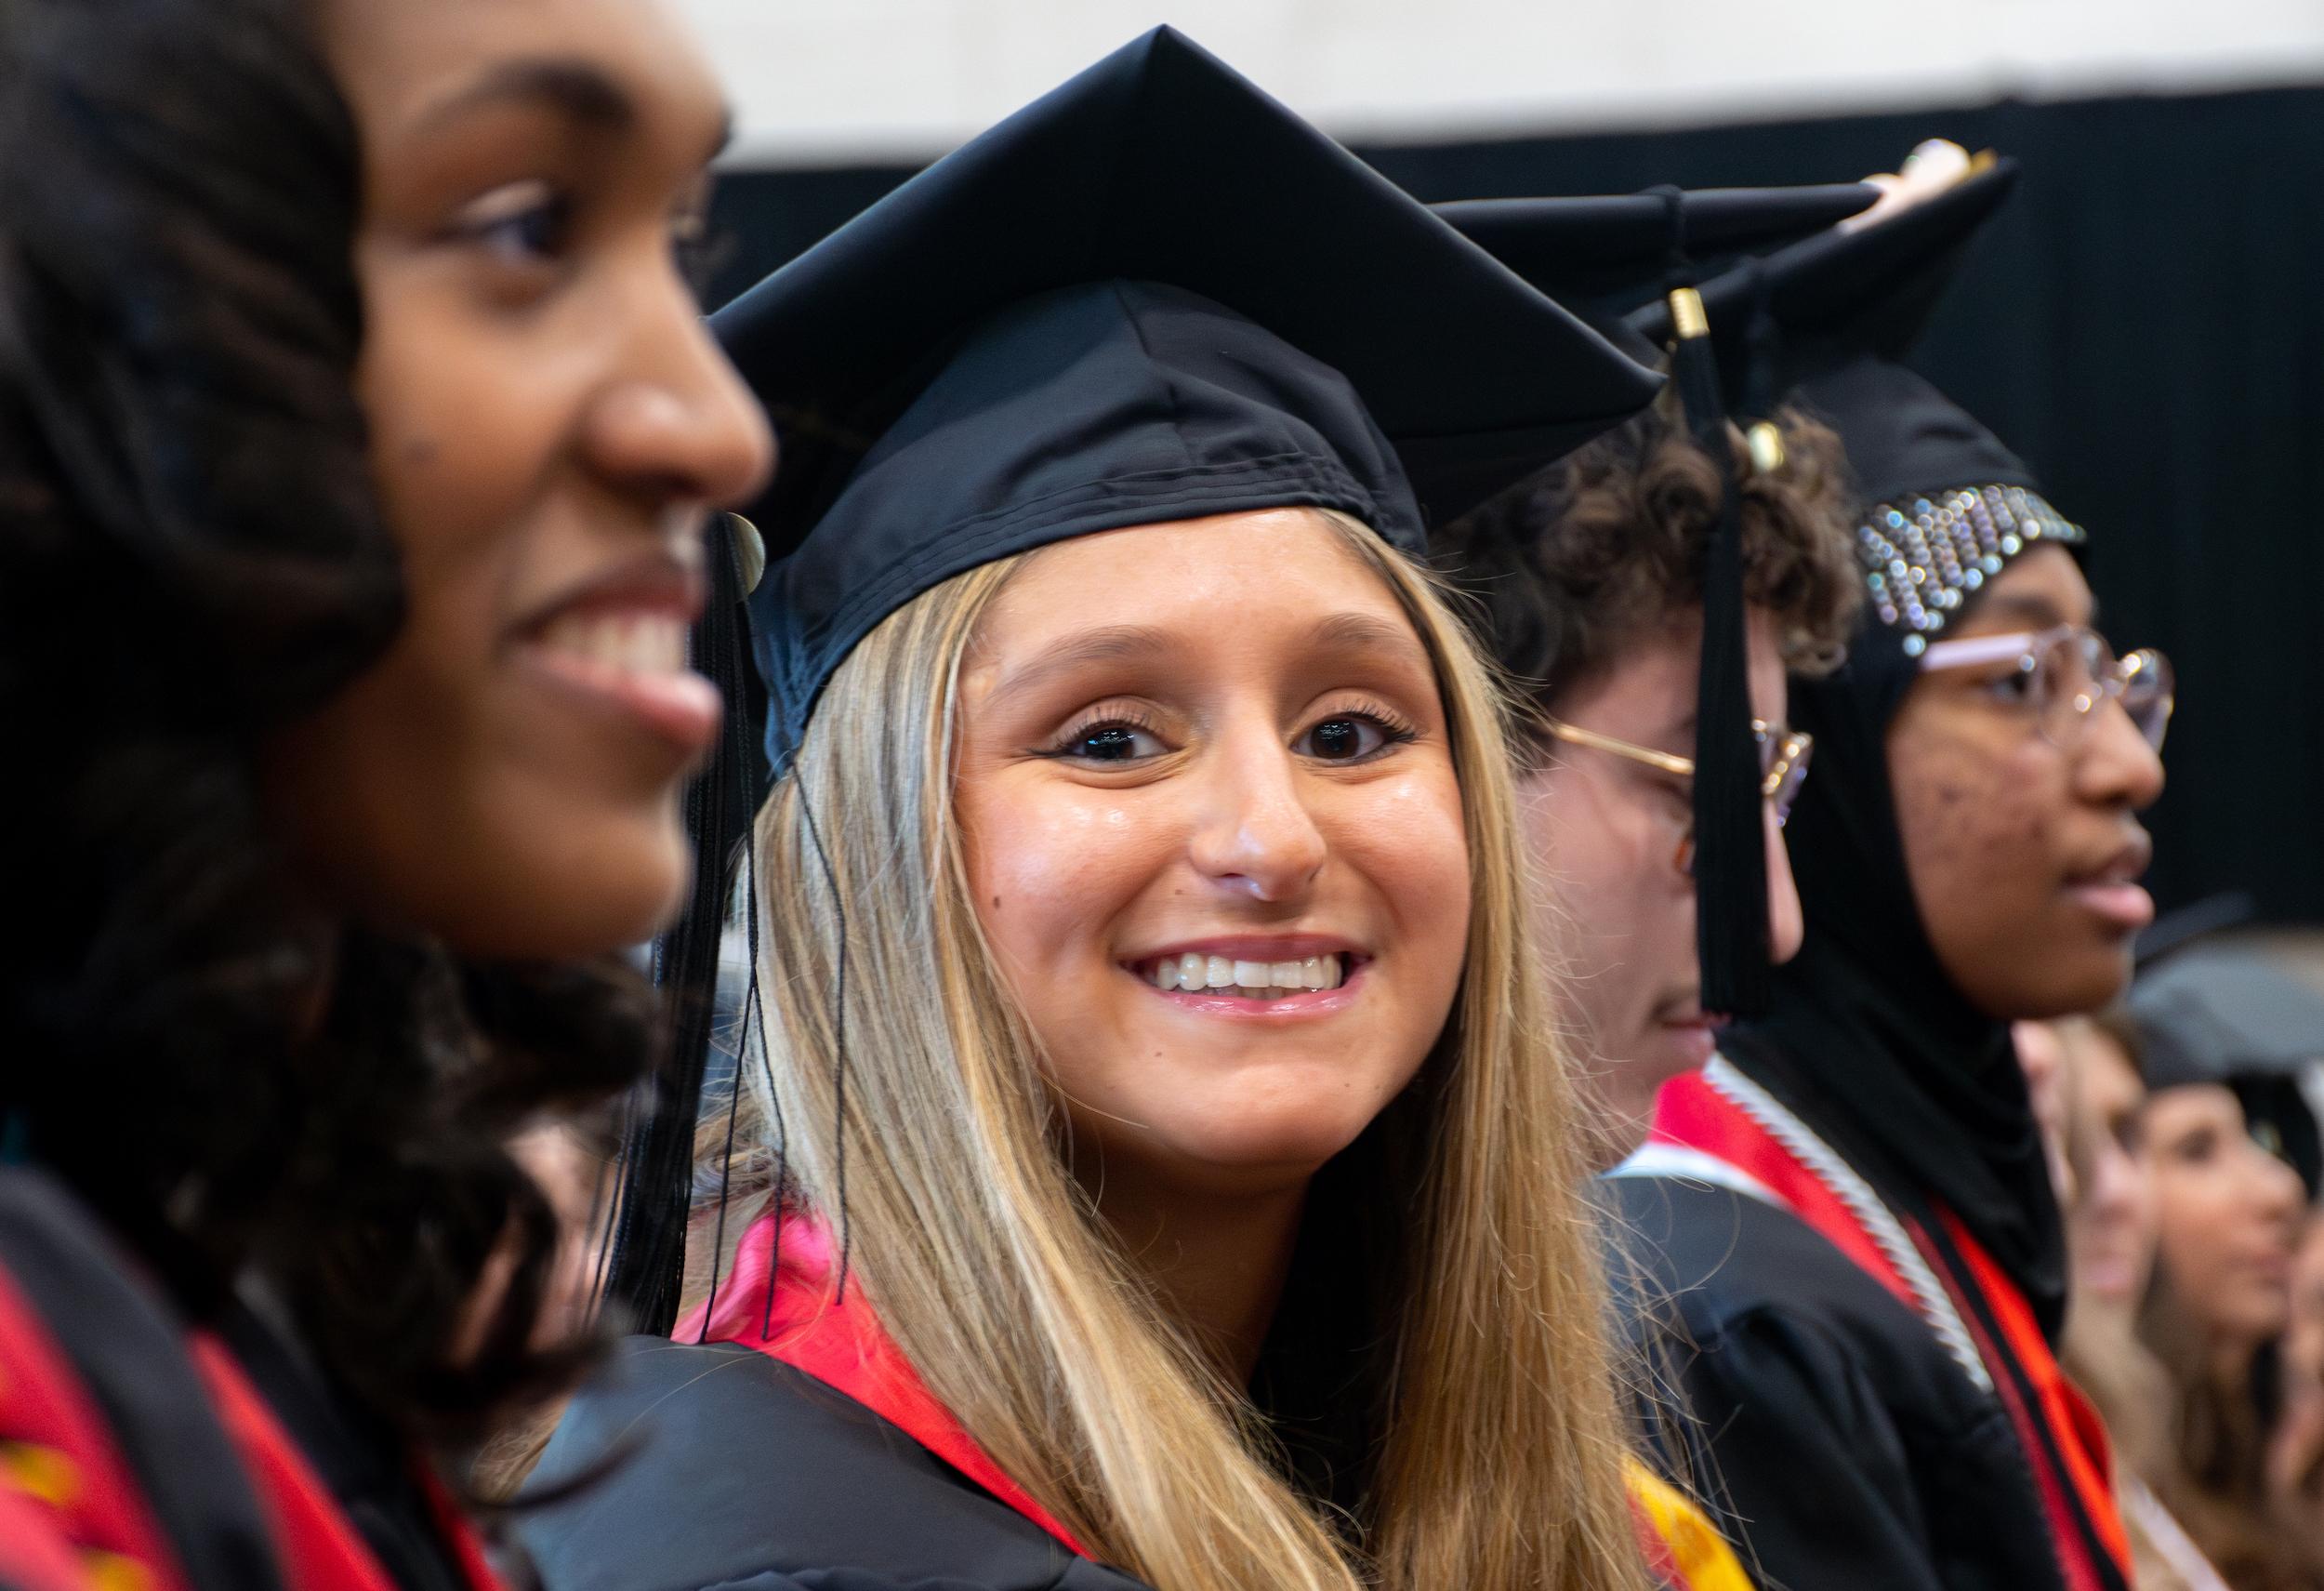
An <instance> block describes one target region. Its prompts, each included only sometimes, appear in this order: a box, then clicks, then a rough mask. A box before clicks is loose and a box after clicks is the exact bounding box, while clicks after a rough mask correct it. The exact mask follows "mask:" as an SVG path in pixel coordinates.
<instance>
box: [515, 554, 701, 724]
mask: <svg viewBox="0 0 2324 1591" xmlns="http://www.w3.org/2000/svg"><path fill="white" fill-rule="evenodd" d="M704 600H705V590H704V582H703V577H702V572H701V569H700V566H699V563H698V561H696V560H691V559H688V558H685V557H681V556H679V555H678V554H675V553H672V552H669V551H659V552H655V553H653V554H650V555H648V556H646V557H642V558H637V559H633V560H631V561H630V562H628V563H623V564H620V565H617V566H615V567H614V568H613V569H610V570H607V571H605V572H604V573H602V574H600V575H598V576H596V577H593V578H591V579H589V580H588V581H587V582H585V583H584V584H582V585H580V586H578V587H576V588H574V590H569V591H567V592H566V593H565V594H564V595H563V596H561V597H560V598H559V599H557V600H556V601H554V602H552V603H548V604H546V605H545V606H544V607H542V608H541V609H538V610H536V611H535V613H534V614H533V615H532V616H531V617H528V618H527V619H526V620H525V621H524V622H523V623H522V624H521V625H520V626H518V627H517V630H516V631H515V634H514V637H513V640H514V652H515V656H516V658H517V661H518V662H519V663H520V665H521V666H522V667H523V668H524V669H525V670H527V671H528V672H530V673H531V674H532V675H533V677H534V678H535V679H536V680H539V681H540V682H542V683H545V684H547V685H548V686H549V687H551V688H552V689H555V690H557V691H558V692H559V693H560V694H561V695H563V696H565V697H566V698H567V699H569V700H571V701H573V702H574V704H575V705H576V706H578V707H580V708H582V709H585V710H589V711H594V712H596V713H598V714H601V715H603V716H609V717H613V718H615V719H618V720H620V721H622V722H625V723H627V724H628V725H629V726H630V727H631V728H633V729H637V730H640V731H642V732H643V733H645V734H646V735H648V736H653V737H654V738H655V739H657V740H660V741H662V742H664V743H666V744H667V745H668V746H670V747H671V748H672V749H675V750H678V751H680V752H682V753H684V754H686V755H688V756H690V757H692V756H699V755H701V754H702V753H703V752H705V751H706V750H708V749H709V747H710V743H711V742H712V741H713V740H714V739H715V738H716V737H717V736H718V731H719V722H720V715H721V713H722V712H723V711H724V705H723V703H722V702H721V700H720V696H719V691H718V687H717V686H715V685H713V684H711V683H710V682H709V681H707V680H706V679H704V678H703V677H702V676H701V675H700V674H697V673H695V672H693V670H691V669H688V668H686V667H684V665H683V656H684V633H685V630H687V628H688V627H689V626H691V625H692V624H693V621H694V620H695V618H697V617H699V616H700V614H701V612H702V606H703V602H704ZM576 633H578V634H582V635H585V636H589V637H592V638H601V637H603V636H604V635H606V634H608V633H612V634H614V635H617V636H620V635H627V636H628V637H631V638H635V637H639V636H642V635H652V636H654V637H656V638H658V641H659V644H657V645H649V646H647V647H646V648H645V650H646V651H647V652H650V653H654V654H659V655H657V656H651V657H650V658H649V657H641V656H629V655H625V650H624V648H623V647H622V646H620V645H619V644H618V643H615V644H613V645H611V646H606V647H601V648H598V649H594V650H593V649H592V648H591V647H589V646H588V645H587V644H580V645H576V644H575V643H574V637H575V636H576Z"/></svg>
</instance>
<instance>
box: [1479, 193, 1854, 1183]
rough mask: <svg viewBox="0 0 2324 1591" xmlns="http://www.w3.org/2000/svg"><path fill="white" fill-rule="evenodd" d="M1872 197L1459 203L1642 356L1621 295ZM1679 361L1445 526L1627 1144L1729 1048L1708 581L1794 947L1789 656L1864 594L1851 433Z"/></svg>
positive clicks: (1652, 352) (1829, 631)
mask: <svg viewBox="0 0 2324 1591" xmlns="http://www.w3.org/2000/svg"><path fill="white" fill-rule="evenodd" d="M1875 197H1876V190H1875V189H1874V188H1872V187H1871V186H1869V185H1867V184H1843V185H1833V186H1829V187H1808V188H1793V189H1783V188H1777V189H1736V190H1711V191H1704V192H1691V193H1688V192H1678V191H1676V190H1670V189H1664V190H1657V191H1652V192H1645V193H1639V194H1632V195H1628V196H1624V197H1602V198H1576V199H1517V200H1481V201H1467V202H1461V203H1455V204H1449V205H1445V206H1439V213H1440V214H1442V215H1444V216H1445V218H1446V219H1447V220H1450V221H1451V222H1452V223H1453V224H1454V225H1455V226H1457V227H1459V228H1460V229H1461V230H1462V231H1463V232H1465V233H1467V234H1468V235H1469V236H1470V237H1471V238H1472V240H1474V241H1475V242H1477V243H1479V244H1480V245H1483V246H1485V247H1486V249H1487V250H1489V251H1490V252H1492V253H1493V254H1494V255H1495V256H1496V257H1497V258H1499V259H1501V260H1502V262H1503V263H1505V264H1507V265H1509V266H1510V267H1511V268H1512V270H1514V271H1516V272H1518V273H1519V274H1521V275H1524V276H1525V277H1526V278H1527V279H1528V280H1530V281H1532V282H1534V284H1535V285H1538V286H1540V287H1542V288H1543V289H1544V290H1545V291H1549V292H1552V293H1553V294H1555V295H1557V296H1558V297H1559V298H1561V299H1564V300H1565V301H1567V302H1571V303H1574V304H1576V306H1577V307H1578V309H1579V310H1580V312H1582V313H1583V314H1584V315H1585V317H1586V318H1588V319H1589V320H1591V323H1592V324H1593V325H1596V326H1598V327H1599V329H1601V330H1602V331H1603V332H1604V333H1605V334H1606V335H1607V336H1608V337H1610V338H1613V339H1614V340H1615V341H1616V342H1617V343H1618V344H1620V345H1622V346H1626V347H1629V348H1631V350H1632V351H1633V353H1634V355H1635V356H1637V357H1640V358H1642V359H1645V360H1648V361H1659V360H1661V359H1663V358H1664V357H1666V351H1664V350H1660V349H1657V348H1655V347H1654V346H1652V345H1651V344H1649V343H1648V342H1646V340H1645V339H1644V338H1641V337H1639V336H1638V335H1637V334H1636V333H1635V332H1634V331H1632V330H1631V328H1630V326H1629V325H1627V323H1626V321H1625V319H1624V316H1625V314H1627V313H1629V312H1634V311H1635V309H1636V308H1637V306H1638V305H1639V304H1640V303H1642V302H1644V301H1647V300H1650V299H1652V298H1655V297H1656V296H1657V289H1658V288H1663V287H1667V286H1668V285H1670V272H1671V266H1672V263H1673V259H1674V257H1675V258H1676V259H1677V262H1678V264H1679V265H1680V267H1681V269H1682V270H1683V271H1684V272H1687V273H1689V274H1691V273H1692V272H1696V271H1698V270H1700V269H1701V268H1702V266H1703V265H1704V264H1706V263H1710V262H1712V261H1715V260H1717V259H1720V258H1722V257H1725V256H1733V255H1737V254H1742V253H1745V252H1748V251H1758V250H1764V249H1767V248H1771V247H1775V246H1778V245H1784V244H1788V243H1791V242H1796V241H1798V240H1799V239H1800V238H1802V237H1806V236H1811V235H1814V234H1815V233H1816V232H1820V231H1823V230H1825V229H1827V228H1829V227H1830V226H1831V225H1833V224H1835V223H1837V222H1839V221H1841V220H1842V219H1845V218H1846V217H1848V216H1850V215H1853V214H1855V213H1857V212H1860V211H1862V210H1863V209H1864V208H1865V207H1866V206H1868V205H1870V204H1871V203H1872V202H1873V201H1874V199H1875ZM1683 279H1684V278H1682V280H1683ZM1681 385H1682V383H1679V382H1673V384H1672V385H1671V387H1670V388H1669V389H1666V391H1664V393H1663V395H1662V398H1661V399H1660V400H1659V401H1657V403H1656V404H1655V405H1654V406H1653V407H1652V408H1650V409H1648V410H1646V411H1645V412H1644V413H1642V414H1640V415H1638V416H1636V417H1634V418H1631V419H1630V420H1629V421H1627V422H1626V423H1624V424H1623V425H1622V426H1621V427H1619V428H1618V429H1617V430H1615V431H1611V432H1609V433H1607V434H1606V435H1604V436H1602V437H1600V438H1598V439H1597V440H1596V441H1595V442H1592V443H1591V444H1589V445H1588V446H1586V447H1583V448H1582V449H1580V450H1579V451H1578V452H1576V453H1574V454H1573V455H1571V456H1570V457H1566V458H1564V459H1562V460H1560V461H1558V462H1557V463H1556V464H1554V465H1552V466H1551V467H1550V468H1549V469H1547V470H1546V471H1542V472H1541V473H1539V474H1538V475H1537V476H1535V477H1533V478H1532V479H1530V480H1528V481H1527V482H1525V484H1522V485H1521V486H1519V487H1517V488H1516V489H1514V490H1512V491H1510V492H1508V493H1504V494H1503V495H1502V496H1501V497H1499V498H1497V499H1495V500H1494V501H1493V502H1492V503H1489V504H1487V505H1486V507H1485V508H1484V509H1482V510H1478V511H1477V512H1475V513H1473V514H1471V515H1468V516H1467V517H1465V518H1464V519H1462V520H1461V521H1459V522H1458V523H1457V524H1453V525H1451V526H1449V527H1447V529H1446V531H1445V532H1444V533H1443V534H1441V535H1440V536H1439V537H1437V538H1436V542H1435V545H1434V548H1433V558H1434V560H1435V562H1436V563H1437V565H1438V566H1439V567H1440V568H1442V569H1443V570H1445V571H1446V574H1447V575H1449V576H1450V577H1452V578H1453V579H1454V580H1455V581H1456V582H1457V583H1459V585H1460V587H1461V588H1462V589H1463V590H1466V591H1467V592H1468V593H1470V595H1471V596H1472V598H1473V599H1474V601H1475V603H1476V611H1477V613H1478V615H1479V617H1480V620H1481V626H1482V630H1483V632H1484V636H1485V639H1486V644H1487V646H1488V649H1489V650H1490V651H1491V653H1492V655H1493V657H1494V660H1495V661H1496V662H1497V663H1498V664H1499V667H1500V669H1501V670H1502V672H1503V673H1504V674H1505V675H1506V676H1508V678H1509V680H1510V681H1511V683H1512V685H1513V686H1514V687H1515V689H1516V690H1517V691H1518V693H1519V696H1520V698H1521V700H1522V702H1523V704H1524V709H1525V710H1524V713H1523V720H1524V723H1523V731H1524V733H1523V744H1524V747H1525V753H1526V763H1525V768H1524V770H1523V772H1522V776H1521V789H1522V791H1523V796H1524V804H1523V808H1522V811H1523V821H1524V824H1525V832H1526V839H1527V841H1528V842H1529V849H1530V852H1531V855H1532V857H1533V860H1534V861H1535V863H1536V864H1537V867H1538V871H1539V873H1540V876H1541V880H1542V882H1543V884H1544V885H1545V887H1543V888H1542V889H1540V890H1538V892H1537V896H1536V900H1537V910H1538V915H1539V917H1540V919H1541V927H1542V942H1543V943H1544V944H1545V945H1546V946H1548V947H1549V948H1551V950H1552V954H1553V955H1554V957H1555V959H1556V961H1557V964H1558V967H1559V970H1560V972H1561V973H1562V974H1564V977H1565V992H1566V1008H1565V1014H1566V1018H1567V1020H1568V1021H1569V1022H1570V1023H1571V1024H1572V1025H1573V1026H1574V1027H1575V1028H1577V1029H1578V1035H1577V1036H1578V1040H1579V1048H1580V1049H1581V1051H1582V1053H1583V1054H1585V1055H1586V1056H1587V1057H1588V1058H1587V1060H1586V1062H1585V1065H1586V1066H1587V1067H1589V1068H1590V1072H1589V1076H1590V1081H1591V1085H1592V1096H1593V1101H1594V1103H1595V1105H1596V1106H1597V1107H1598V1108H1597V1114H1598V1117H1599V1120H1600V1125H1601V1127H1602V1129H1603V1134H1604V1137H1603V1142H1602V1144H1601V1146H1600V1149H1599V1155H1600V1160H1601V1163H1603V1164H1607V1165H1611V1164H1613V1163H1614V1162H1617V1161H1619V1160H1623V1159H1624V1158H1625V1157H1626V1156H1628V1155H1629V1154H1631V1152H1632V1151H1633V1150H1635V1149H1636V1148H1637V1147H1639V1143H1640V1140H1641V1139H1642V1138H1643V1137H1644V1133H1645V1128H1646V1121H1647V1119H1648V1117H1649V1116H1650V1115H1651V1114H1652V1112H1653V1108H1654V1099H1655V1094H1656V1092H1657V1090H1658V1089H1659V1088H1660V1087H1661V1086H1662V1084H1663V1082H1664V1081H1666V1080H1668V1079H1670V1078H1671V1077H1674V1076H1677V1075H1679V1074H1680V1073H1682V1072H1684V1071H1688V1070H1691V1069H1693V1068H1696V1067H1700V1066H1702V1065H1703V1064H1704V1062H1706V1061H1707V1060H1709V1059H1710V1050H1711V1044H1712V1038H1713V1033H1714V1030H1715V1025H1716V1017H1715V1015H1714V1014H1710V1013H1707V1012H1706V1010H1705V1008H1704V1001H1703V993H1704V973H1705V969H1704V964H1703V961H1702V957H1701V954H1700V951H1699V948H1698V947H1699V939H1700V930H1699V928H1698V923H1697V895H1698V890H1697V879H1696V871H1697V869H1696V856H1697V844H1696V824H1695V819H1696V789H1695V785H1696V777H1695V774H1696V767H1697V756H1696V753H1697V749H1698V743H1699V740H1700V734H1699V731H1700V730H1701V728H1702V727H1703V725H1702V724H1701V723H1700V722H1699V720H1700V718H1701V715H1700V713H1699V712H1698V711H1697V708H1698V704H1699V703H1700V701H1701V699H1702V693H1701V689H1700V683H1701V680H1702V675H1703V669H1704V666H1705V664H1704V651H1705V645H1706V643H1705V625H1704V621H1705V615H1706V599H1707V596H1710V597H1711V598H1712V599H1713V600H1724V601H1727V602H1730V603H1736V605H1737V606H1739V608H1740V611H1741V615H1742V618H1743V629H1744V635H1743V646H1742V655H1743V657H1744V659H1745V671H1746V673H1747V674H1748V676H1749V692H1748V694H1749V699H1750V708H1749V716H1750V720H1751V724H1752V731H1753V736H1754V741H1755V744H1756V746H1757V748H1758V750H1759V754H1760V756H1761V758H1762V759H1763V761H1762V764H1761V768H1760V783H1761V787H1762V788H1761V791H1760V794H1761V797H1762V806H1761V816H1760V822H1759V824H1758V825H1757V827H1756V833H1757V834H1758V836H1760V837H1761V839H1762V841H1763V845H1764V852H1765V862H1764V876H1765V881H1766V904H1765V907H1764V908H1763V911H1764V914H1765V917H1766V919H1767V929H1766V939H1767V947H1768V950H1769V954H1770V959H1771V960H1773V961H1778V962H1779V961H1783V960H1784V959H1785V958H1787V957H1789V955H1790V954H1791V952H1792V951H1793V950H1794V949H1796V948H1798V945H1799V941H1800V905H1799V895H1798V893H1797V891H1796V890H1794V888H1793V887H1792V883H1791V873H1790V868H1789V864H1788V863H1787V861H1786V859H1785V855H1784V849H1783V842H1782V836H1781V833H1780V830H1781V827H1782V822H1783V818H1784V815H1785V812H1786V810H1787V809H1788V808H1789V803H1790V801H1791V798H1792V796H1793V794H1794V793H1795V792H1796V790H1797V789H1798V784H1799V781H1800V780H1801V779H1802V778H1803V777H1804V776H1806V772H1807V757H1808V752H1809V747H1808V745H1807V744H1806V743H1805V742H1804V741H1803V740H1802V739H1800V738H1799V737H1797V736H1792V735H1791V734H1790V732H1789V730H1788V729H1787V728H1786V727H1785V703H1784V693H1785V681H1786V678H1787V675H1788V674H1789V673H1790V672H1791V671H1793V670H1809V671H1813V670H1818V669H1820V668H1823V667H1826V666H1829V663H1830V662H1831V661H1832V660H1834V659H1836V658H1837V656H1839V653H1840V650H1841V645H1842V641H1843V640H1844V638H1845V636H1846V634H1847V632H1848V629H1849V626H1850V625H1851V624H1852V622H1853V621H1854V618H1855V609H1856V606H1857V602H1858V598H1857V590H1856V588H1857V582H1856V579H1855V569H1854V561H1853V555H1852V553H1851V550H1850V540H1851V538H1850V534H1849V533H1850V529H1851V526H1850V525H1849V524H1848V520H1847V515H1848V512H1849V508H1850V503H1849V491H1850V488H1849V486H1848V484H1847V479H1846V471H1845V469H1844V466H1843V464H1842V459H1841V457H1840V452H1839V444H1838V442H1837V441H1836V440H1835V439H1834V438H1833V437H1832V435H1831V433H1830V432H1829V431H1827V430H1826V429H1824V428H1823V427H1822V426H1820V425H1817V424H1816V422H1815V421H1813V420H1811V419H1809V418H1807V417H1806V416H1804V415H1802V414H1800V413H1797V412H1793V411H1787V412H1785V413H1784V414H1782V415H1780V416H1779V417H1777V419H1776V423H1775V424H1774V425H1773V426H1771V427H1770V428H1768V437H1766V438H1763V439H1762V440H1761V442H1760V444H1759V447H1760V451H1759V454H1758V456H1757V457H1756V460H1755V458H1754V455H1753V453H1752V451H1751V449H1750V446H1749V445H1748V444H1747V443H1746V440H1745V438H1744V436H1743V434H1742V432H1741V431H1738V430H1737V429H1736V427H1735V426H1733V425H1732V424H1729V423H1727V422H1725V421H1724V419H1723V417H1722V416H1719V415H1716V414H1713V415H1710V416H1707V417H1698V416H1696V415H1694V414H1691V413H1690V412H1689V407H1688V401H1687V400H1686V399H1685V398H1684V397H1683V395H1682V392H1681V391H1680V388H1681ZM1695 401H1696V402H1697V403H1699V402H1700V401H1701V399H1700V397H1699V396H1697V398H1696V399H1695ZM1698 418H1707V419H1708V420H1709V421H1710V423H1712V424H1714V425H1716V426H1717V427H1718V429H1719V431H1720V433H1721V434H1722V436H1723V446H1724V447H1725V450H1726V453H1727V457H1725V459H1723V460H1721V459H1719V458H1716V457H1714V456H1713V454H1712V453H1711V451H1710V449H1709V447H1707V446H1706V445H1705V444H1704V443H1703V441H1702V440H1701V439H1700V437H1699V436H1698V435H1697V431H1698V430H1699V429H1700V428H1699V427H1698V426H1697V423H1696V422H1697V419H1698ZM1769 438H1772V439H1773V445H1772V447H1771V445H1770V442H1769ZM1730 490H1732V492H1733V495H1734V497H1735V504H1734V506H1735V510H1736V511H1735V515H1734V524H1735V529H1736V539H1737V542H1738V550H1739V554H1740V590H1739V591H1730V592H1727V593H1725V595H1724V596H1723V598H1721V597H1719V596H1718V594H1717V593H1712V592H1709V591H1708V590H1707V576H1708V570H1709V564H1710V554H1711V549H1712V544H1713V541H1714V538H1715V537H1717V536H1718V534H1719V532H1720V530H1721V525H1722V520H1723V515H1724V513H1725V510H1726V506H1727V503H1726V499H1727V496H1728V494H1729V492H1730ZM1738 599H1739V601H1738ZM1714 644H1715V643H1714ZM1713 666H1714V667H1716V666H1717V659H1715V658H1714V659H1713ZM1746 832H1747V833H1749V832H1753V831H1751V830H1747V831H1746ZM1710 926H1716V925H1710Z"/></svg>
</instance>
